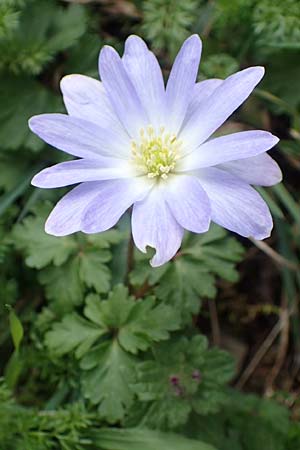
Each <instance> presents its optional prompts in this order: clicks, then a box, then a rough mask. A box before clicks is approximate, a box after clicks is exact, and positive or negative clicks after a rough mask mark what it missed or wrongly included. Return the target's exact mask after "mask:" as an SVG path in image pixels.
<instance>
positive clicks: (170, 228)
mask: <svg viewBox="0 0 300 450" xmlns="http://www.w3.org/2000/svg"><path fill="white" fill-rule="evenodd" d="M132 235H133V239H134V242H135V245H136V246H137V247H138V248H139V249H140V250H141V251H142V252H144V253H146V247H147V246H149V247H152V248H154V249H155V250H156V253H155V255H154V257H153V258H152V260H151V261H150V264H151V265H152V266H153V267H158V266H161V265H162V264H164V263H166V262H167V261H169V260H170V259H171V258H172V257H173V256H174V255H175V254H176V252H177V250H178V249H179V247H180V245H181V241H182V237H183V228H182V227H181V226H180V225H179V224H178V223H177V221H176V220H175V218H174V217H173V215H172V213H171V211H170V209H169V207H168V205H167V204H166V202H165V200H164V198H163V194H162V192H160V189H159V188H158V187H155V188H154V189H153V190H152V191H151V193H150V194H149V195H148V196H147V197H146V198H145V199H144V200H143V201H140V202H137V203H135V204H134V206H133V212H132Z"/></svg>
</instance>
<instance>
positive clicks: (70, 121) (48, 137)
mask: <svg viewBox="0 0 300 450" xmlns="http://www.w3.org/2000/svg"><path fill="white" fill-rule="evenodd" d="M29 127H30V129H31V131H33V132H34V133H35V134H37V135H38V136H39V137H40V138H41V139H43V140H44V141H45V142H47V144H50V145H52V146H53V147H56V148H59V149H60V150H63V151H64V152H66V153H69V154H70V155H74V156H78V157H80V158H90V159H93V158H95V157H96V156H97V155H100V156H115V157H119V158H126V157H128V155H129V153H130V141H129V138H128V140H127V138H126V139H124V138H122V136H121V135H120V134H118V133H116V132H114V131H113V130H109V129H103V128H101V127H100V126H97V125H95V124H94V123H91V122H87V121H85V120H82V119H78V118H77V117H71V116H68V115H66V114H41V115H39V116H34V117H32V118H31V119H30V120H29Z"/></svg>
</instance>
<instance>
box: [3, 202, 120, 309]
mask: <svg viewBox="0 0 300 450" xmlns="http://www.w3.org/2000/svg"><path fill="white" fill-rule="evenodd" d="M51 207H52V205H51V203H49V202H46V203H43V204H38V205H36V206H35V208H34V210H33V211H32V214H30V215H28V216H27V217H26V218H25V219H24V220H23V221H22V223H19V224H17V225H15V227H14V229H13V231H12V235H11V237H12V242H13V244H14V245H15V246H16V248H18V249H19V250H21V251H22V252H23V253H24V255H25V262H26V264H27V265H28V266H29V267H33V268H36V269H43V270H41V271H40V272H39V274H38V279H39V281H40V283H41V284H43V285H44V286H45V292H46V296H47V298H48V299H50V300H52V301H53V302H55V304H56V310H57V312H58V311H60V312H68V311H71V310H72V309H73V307H74V305H79V304H81V303H82V302H83V300H84V294H85V292H86V291H87V289H94V290H95V291H96V292H98V293H104V292H107V291H109V289H110V280H111V272H110V270H109V268H108V266H107V263H108V262H109V261H110V260H111V248H110V247H111V245H112V244H116V243H118V242H120V241H121V240H122V239H123V235H122V233H120V232H118V231H117V230H110V231H107V232H104V233H101V234H98V235H94V236H92V235H91V236H89V235H84V234H81V233H77V234H76V235H72V236H67V237H54V236H50V235H48V234H47V233H46V232H45V231H44V226H45V225H44V224H45V221H46V218H47V216H48V214H49V212H50V210H51Z"/></svg>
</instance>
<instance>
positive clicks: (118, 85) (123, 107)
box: [99, 46, 148, 138]
mask: <svg viewBox="0 0 300 450" xmlns="http://www.w3.org/2000/svg"><path fill="white" fill-rule="evenodd" d="M99 71H100V76H101V80H102V82H103V85H104V88H105V91H106V93H107V96H108V98H109V100H110V102H111V104H112V106H113V108H114V111H115V113H116V114H117V116H118V118H119V120H120V121H121V123H122V124H123V126H124V127H125V128H126V130H127V132H128V133H129V135H130V136H131V137H132V138H136V137H138V136H139V131H140V129H141V128H142V127H145V126H146V125H147V123H148V120H147V116H146V113H145V110H144V108H143V107H142V104H141V102H140V99H139V98H138V95H137V92H136V90H135V89H134V87H133V84H132V82H131V81H130V79H129V77H128V75H127V72H126V70H125V68H124V65H123V62H122V60H121V58H120V56H119V55H118V53H117V52H116V51H115V50H114V49H113V48H112V47H109V46H104V47H103V49H102V50H101V52H100V57H99Z"/></svg>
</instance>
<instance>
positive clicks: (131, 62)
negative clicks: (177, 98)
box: [122, 36, 166, 127]
mask: <svg viewBox="0 0 300 450" xmlns="http://www.w3.org/2000/svg"><path fill="white" fill-rule="evenodd" d="M122 60H123V64H124V67H125V70H126V72H127V74H128V76H129V78H130V80H131V82H132V84H133V86H134V88H135V90H136V92H137V94H138V97H139V99H140V101H141V104H142V106H143V108H144V110H145V111H146V114H147V117H148V120H149V123H151V124H152V125H153V126H156V127H159V126H161V125H163V124H164V123H165V115H166V93H165V87H164V80H163V76H162V72H161V69H160V67H159V64H158V62H157V59H156V57H155V56H154V54H153V53H152V52H150V51H149V50H148V48H147V45H146V44H145V42H144V41H143V40H142V39H141V38H139V37H138V36H130V37H129V38H128V39H127V40H126V43H125V52H124V56H123V58H122Z"/></svg>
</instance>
